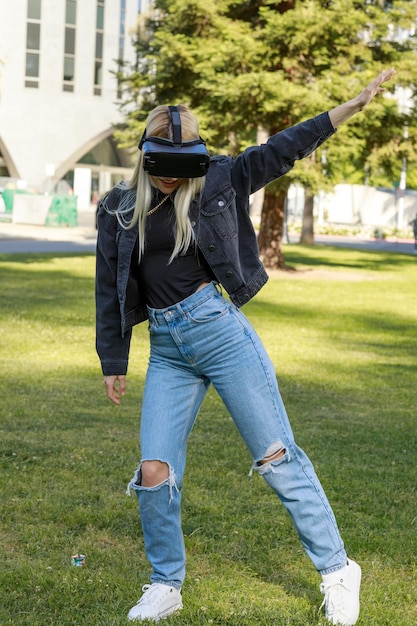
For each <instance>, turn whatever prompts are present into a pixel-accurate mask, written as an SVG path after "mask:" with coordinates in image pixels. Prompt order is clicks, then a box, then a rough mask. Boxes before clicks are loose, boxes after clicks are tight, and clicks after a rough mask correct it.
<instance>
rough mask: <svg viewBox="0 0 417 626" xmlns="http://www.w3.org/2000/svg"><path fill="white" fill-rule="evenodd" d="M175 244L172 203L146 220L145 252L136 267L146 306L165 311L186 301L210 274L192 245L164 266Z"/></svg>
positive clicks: (202, 258)
mask: <svg viewBox="0 0 417 626" xmlns="http://www.w3.org/2000/svg"><path fill="white" fill-rule="evenodd" d="M174 245H175V210H174V206H173V203H172V200H168V202H166V203H165V204H164V205H163V206H161V208H160V209H158V210H157V211H156V212H155V213H153V214H152V215H148V217H147V218H146V229H145V253H144V255H143V256H142V259H141V261H140V264H139V272H140V280H141V283H142V285H144V286H145V292H146V303H147V304H148V306H150V307H152V308H154V309H165V308H166V307H168V306H171V305H172V304H176V303H177V302H180V301H181V300H184V298H187V297H188V296H190V295H191V294H193V293H194V292H195V291H197V289H198V287H199V286H200V285H201V284H202V283H204V282H210V281H212V280H214V278H215V277H214V275H213V273H212V271H211V269H210V267H209V266H208V264H207V262H206V261H205V259H204V257H203V255H202V254H201V253H200V252H199V250H198V248H197V247H196V246H195V244H191V246H190V247H189V248H188V250H187V252H185V253H181V254H180V255H179V256H177V257H176V258H175V259H174V260H173V261H172V262H171V263H169V264H168V262H169V259H170V256H171V254H172V251H173V249H174Z"/></svg>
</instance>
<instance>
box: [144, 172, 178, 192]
mask: <svg viewBox="0 0 417 626" xmlns="http://www.w3.org/2000/svg"><path fill="white" fill-rule="evenodd" d="M150 179H151V183H152V185H153V186H154V187H156V188H157V189H159V191H162V193H166V194H169V193H172V192H173V191H175V190H176V189H178V187H179V186H180V185H181V184H182V183H183V181H184V178H170V177H168V176H150Z"/></svg>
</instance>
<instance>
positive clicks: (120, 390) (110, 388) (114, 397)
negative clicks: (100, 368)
mask: <svg viewBox="0 0 417 626" xmlns="http://www.w3.org/2000/svg"><path fill="white" fill-rule="evenodd" d="M104 386H105V389H106V395H107V397H108V399H109V400H110V401H111V402H113V404H117V405H119V404H120V401H121V397H122V396H124V395H125V393H126V377H125V376H122V375H120V376H105V377H104Z"/></svg>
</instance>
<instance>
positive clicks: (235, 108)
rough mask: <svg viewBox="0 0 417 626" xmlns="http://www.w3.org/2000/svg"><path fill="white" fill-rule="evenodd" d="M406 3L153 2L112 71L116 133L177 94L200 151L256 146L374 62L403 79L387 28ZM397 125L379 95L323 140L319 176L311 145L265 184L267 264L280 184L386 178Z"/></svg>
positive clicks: (405, 15)
mask: <svg viewBox="0 0 417 626" xmlns="http://www.w3.org/2000/svg"><path fill="white" fill-rule="evenodd" d="M416 7H417V0H410V1H405V0H398V1H397V2H395V1H392V2H390V3H387V2H381V1H380V0H375V1H373V2H372V1H369V0H368V1H365V2H358V1H353V0H332V1H324V0H305V1H301V0H297V1H296V0H288V1H277V2H269V1H268V0H248V1H246V2H243V1H242V0H219V1H216V2H212V3H207V2H205V1H203V0H157V1H156V3H155V11H154V12H153V14H152V15H151V16H150V19H148V21H147V22H146V24H141V26H140V28H139V29H138V36H137V40H136V44H135V45H136V49H137V56H138V62H137V66H136V67H135V68H134V70H133V71H130V72H129V73H127V74H126V75H125V76H121V77H120V78H122V80H124V81H125V85H126V87H127V91H126V97H125V99H124V102H123V106H124V110H127V127H126V129H125V130H124V131H123V132H122V133H121V134H120V137H122V138H123V141H124V143H125V145H126V144H129V145H132V143H133V142H132V139H133V137H134V139H135V141H136V139H137V138H138V137H139V136H140V133H141V132H142V130H143V120H144V118H145V117H146V115H147V112H148V111H149V110H150V109H151V108H153V107H154V106H155V104H156V103H172V102H178V101H181V102H185V103H186V104H188V105H189V106H190V107H191V108H192V109H193V110H194V111H195V112H196V114H197V117H198V118H199V120H200V123H201V127H202V134H204V137H205V138H206V139H207V142H208V145H209V148H210V149H212V150H214V151H216V152H218V151H223V152H226V153H229V154H236V153H237V152H239V151H240V150H242V149H243V148H245V147H246V146H247V145H250V144H253V143H255V141H256V132H257V129H258V128H259V127H262V128H264V129H266V131H267V132H268V134H270V135H271V134H274V133H276V132H279V131H281V130H283V129H284V128H286V127H288V126H290V125H292V124H295V123H297V122H299V121H301V120H302V119H306V118H307V117H311V116H313V115H316V114H317V113H319V112H321V111H323V110H326V109H328V108H331V107H332V106H334V105H336V104H338V103H340V102H342V101H344V100H347V99H349V97H351V96H353V95H356V93H358V92H359V91H360V89H361V88H362V87H363V86H364V85H365V84H366V83H367V82H369V80H370V79H371V78H372V77H373V76H374V75H375V74H376V73H378V72H379V71H380V70H381V69H382V67H386V66H387V65H388V66H389V65H396V66H400V67H401V68H404V81H405V82H407V83H408V82H410V83H411V82H413V81H412V80H411V78H412V75H413V74H415V72H416V70H415V69H414V66H413V65H412V62H411V51H412V44H413V45H414V43H413V41H414V40H408V41H407V40H404V41H402V40H400V39H399V38H395V37H391V38H389V36H388V35H389V33H390V32H391V34H392V32H396V29H397V30H398V29H399V28H403V29H404V28H405V27H406V26H409V25H410V24H411V23H412V20H413V19H414V15H415V10H416ZM390 29H391V30H390ZM414 82H416V81H414ZM409 117H410V116H409ZM411 121H412V120H411V118H410V119H409V122H410V124H411ZM401 128H402V126H401V123H400V118H399V113H398V108H397V106H396V103H395V100H392V101H391V102H390V103H389V106H387V104H386V102H382V99H380V100H379V101H378V102H377V103H376V104H375V105H374V103H373V105H372V108H371V112H370V113H368V112H367V115H366V116H359V119H357V120H355V121H354V122H353V123H352V124H349V125H347V126H346V127H342V128H341V129H340V131H339V132H338V133H337V135H336V137H335V138H333V139H332V141H331V142H330V143H329V144H328V146H326V155H327V168H326V169H327V171H326V175H324V173H323V172H322V167H321V155H320V153H319V154H318V155H317V158H311V159H306V160H304V161H303V162H301V163H299V164H298V165H297V166H296V167H295V168H294V169H293V170H292V172H291V173H290V174H288V175H287V176H286V177H285V178H284V179H281V180H280V181H277V182H275V183H272V184H271V185H269V186H268V187H267V189H266V191H265V200H264V206H263V211H262V219H261V226H260V234H259V247H260V254H261V257H262V259H263V261H264V263H265V265H266V266H267V267H270V268H276V267H284V266H285V261H284V258H283V255H282V251H281V246H280V242H281V238H282V226H283V215H284V203H285V198H286V191H287V189H288V186H289V184H290V183H291V182H292V181H295V180H296V181H298V182H300V183H301V184H303V185H304V186H305V187H306V189H307V190H308V194H307V195H308V196H309V197H310V198H311V197H312V196H314V194H316V193H317V191H318V190H319V189H320V188H325V186H326V185H329V184H332V183H334V182H340V181H341V180H347V181H349V180H351V179H352V178H354V179H355V180H356V182H357V181H359V180H362V179H363V178H364V176H365V170H366V171H367V173H368V176H369V177H370V178H371V179H372V180H373V179H374V178H376V175H377V170H378V176H381V175H384V173H387V174H386V175H387V176H388V177H392V176H393V175H394V169H395V168H394V165H392V167H391V170H392V171H391V172H389V174H388V168H389V164H393V163H394V157H396V158H397V160H398V153H399V151H400V150H401V149H403V150H404V149H405V148H404V142H402V141H401V133H400V132H399V129H401ZM410 129H411V125H410ZM401 146H402V148H401ZM383 148H384V150H385V152H384V150H383ZM365 166H366V168H367V169H366V168H365Z"/></svg>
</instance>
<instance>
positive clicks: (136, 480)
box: [126, 461, 179, 502]
mask: <svg viewBox="0 0 417 626" xmlns="http://www.w3.org/2000/svg"><path fill="white" fill-rule="evenodd" d="M161 462H162V463H164V461H161ZM142 465H143V461H142V462H141V463H140V464H139V466H138V468H137V469H136V471H135V473H134V475H133V478H132V480H131V481H130V482H129V484H128V486H127V489H126V494H127V495H128V496H130V495H131V489H133V490H134V491H136V492H138V491H158V490H159V489H162V488H163V487H165V486H168V489H169V502H171V500H172V494H173V490H174V489H175V490H176V491H177V492H178V491H179V488H178V485H177V477H176V475H175V472H174V469H173V467H171V466H170V465H169V464H168V463H165V465H167V466H168V477H167V478H166V479H165V480H163V481H162V482H160V483H158V484H156V485H153V486H151V487H143V486H142Z"/></svg>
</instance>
